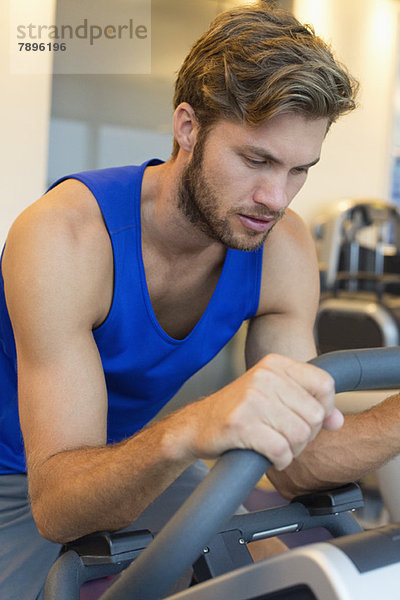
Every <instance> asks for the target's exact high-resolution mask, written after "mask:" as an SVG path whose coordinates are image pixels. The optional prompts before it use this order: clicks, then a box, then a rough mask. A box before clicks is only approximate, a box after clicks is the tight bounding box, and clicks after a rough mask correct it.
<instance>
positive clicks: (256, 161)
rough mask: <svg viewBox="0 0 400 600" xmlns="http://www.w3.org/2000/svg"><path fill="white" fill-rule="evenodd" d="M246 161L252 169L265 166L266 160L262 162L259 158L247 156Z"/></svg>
mask: <svg viewBox="0 0 400 600" xmlns="http://www.w3.org/2000/svg"><path fill="white" fill-rule="evenodd" d="M244 158H245V161H246V162H247V163H248V164H249V165H250V166H252V167H260V166H261V165H265V160H260V159H259V158H258V159H257V158H250V157H249V156H245V157H244Z"/></svg>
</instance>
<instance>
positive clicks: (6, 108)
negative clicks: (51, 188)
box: [0, 0, 55, 245]
mask: <svg viewBox="0 0 400 600" xmlns="http://www.w3.org/2000/svg"><path fill="white" fill-rule="evenodd" d="M10 2H11V0H10V1H8V0H0V14H1V19H0V89H1V96H0V110H1V145H0V172H1V177H0V245H2V244H3V241H4V239H5V237H6V234H7V231H8V229H9V227H10V225H11V223H12V221H13V220H14V219H15V217H16V216H17V215H18V214H19V213H20V212H21V210H23V209H24V208H25V207H26V206H27V205H28V204H31V203H32V202H33V201H34V200H36V199H37V197H38V196H40V195H41V194H42V193H43V191H44V188H45V183H46V170H47V144H48V124H49V115H50V87H51V76H50V75H13V74H11V73H10V67H9V43H10V26H9V6H10ZM46 2H47V6H48V12H49V15H48V21H49V22H52V20H53V13H54V7H55V0H46ZM11 38H13V35H12V34H11ZM11 42H12V43H14V40H13V39H11ZM15 43H17V40H15ZM49 60H50V56H49Z"/></svg>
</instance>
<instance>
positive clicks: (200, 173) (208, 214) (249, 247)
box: [178, 134, 285, 252]
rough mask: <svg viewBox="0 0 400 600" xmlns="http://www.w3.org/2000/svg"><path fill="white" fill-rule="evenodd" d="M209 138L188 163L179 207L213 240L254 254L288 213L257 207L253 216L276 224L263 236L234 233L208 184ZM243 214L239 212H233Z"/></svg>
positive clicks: (197, 146)
mask: <svg viewBox="0 0 400 600" xmlns="http://www.w3.org/2000/svg"><path fill="white" fill-rule="evenodd" d="M205 140H206V136H205V135H204V136H202V135H201V134H200V137H199V139H198V141H197V143H196V145H195V147H194V150H193V155H192V157H191V159H190V162H189V164H188V165H187V166H186V167H185V169H184V171H183V173H182V177H181V181H180V184H179V188H178V208H179V210H180V211H181V214H183V215H184V216H185V217H186V219H187V220H188V221H189V222H190V223H191V224H192V225H194V226H195V227H196V228H197V229H199V230H200V231H201V232H202V233H204V234H205V235H206V236H207V237H209V238H210V239H212V240H214V241H217V242H219V243H221V244H223V245H224V246H227V247H228V248H232V249H233V250H242V251H245V252H252V251H254V250H257V249H258V248H260V247H261V246H262V245H263V244H264V242H265V240H266V239H267V237H268V235H269V234H270V233H271V231H272V229H273V228H274V227H275V225H276V223H277V222H278V221H279V220H280V219H281V218H282V217H283V216H284V214H285V211H284V210H283V211H271V210H268V208H266V207H261V206H260V207H254V209H253V210H252V216H254V217H257V216H259V217H266V216H269V217H270V216H273V218H274V221H275V222H274V224H273V225H272V227H270V228H269V229H268V231H266V232H264V233H260V232H258V231H251V230H246V235H245V236H243V235H242V236H240V235H238V234H235V232H234V231H233V228H232V226H231V224H230V222H229V219H228V216H229V213H228V214H227V215H226V216H225V217H221V216H220V215H219V213H218V210H217V207H218V197H217V194H216V193H215V191H214V189H213V187H212V186H211V185H210V184H209V183H208V181H207V178H206V176H205V174H204V169H203V156H204V146H205ZM231 214H232V215H235V214H240V210H239V211H235V212H233V211H232V213H231Z"/></svg>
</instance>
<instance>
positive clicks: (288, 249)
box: [246, 214, 400, 498]
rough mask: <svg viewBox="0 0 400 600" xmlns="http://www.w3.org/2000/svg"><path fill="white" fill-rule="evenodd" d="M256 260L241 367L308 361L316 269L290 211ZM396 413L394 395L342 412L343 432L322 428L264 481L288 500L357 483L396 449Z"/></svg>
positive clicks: (399, 429) (399, 425)
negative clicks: (266, 359)
mask: <svg viewBox="0 0 400 600" xmlns="http://www.w3.org/2000/svg"><path fill="white" fill-rule="evenodd" d="M278 227H280V230H279V231H278ZM275 233H279V236H278V235H276V236H275ZM273 236H274V237H273ZM274 257H276V258H275V259H274ZM264 262H265V265H264V271H263V287H262V294H261V303H260V309H259V316H257V317H256V318H255V319H254V320H253V322H252V323H251V324H250V328H249V333H248V339H247V346H246V357H247V361H248V364H250V365H251V364H254V362H255V361H256V360H258V359H259V358H260V357H261V356H262V355H263V354H265V353H267V352H269V351H274V352H281V353H282V354H285V355H288V356H292V357H294V358H298V359H301V360H309V359H310V358H312V357H313V356H315V354H316V350H315V347H314V340H313V326H314V319H315V314H316V310H317V306H318V295H319V289H318V268H317V263H316V259H315V250H314V246H313V242H312V240H311V239H310V237H309V235H308V233H307V232H306V231H305V228H304V226H303V225H302V223H301V222H300V221H299V219H298V218H297V217H296V216H295V215H294V214H289V218H288V219H285V220H284V221H282V222H281V223H280V224H279V225H278V226H277V228H276V232H275V231H274V232H273V234H272V235H271V237H270V239H269V240H268V245H266V248H265V256H264ZM399 409H400V395H396V396H392V397H391V398H389V399H388V400H386V401H385V402H383V403H382V404H380V405H377V406H374V407H373V408H371V409H369V410H368V411H366V412H364V413H361V414H356V415H346V416H345V418H344V424H343V427H341V428H339V429H337V430H334V431H331V430H326V429H324V428H322V429H321V430H320V432H319V433H318V435H317V437H316V438H315V439H314V440H313V441H311V442H310V443H309V444H308V445H307V447H305V448H304V450H303V451H302V453H301V454H300V455H299V456H297V457H296V458H295V459H294V460H293V462H292V463H291V464H290V465H289V467H288V468H287V469H285V470H283V471H282V470H281V471H277V470H276V469H273V468H272V469H271V470H270V471H269V472H268V477H269V478H270V479H271V480H272V482H273V483H274V485H275V486H276V487H277V488H278V489H279V491H280V492H281V493H282V494H283V495H284V496H286V497H288V498H290V497H293V496H294V495H296V494H299V493H305V492H309V491H312V490H315V489H318V488H327V487H334V486H336V485H341V484H343V483H348V482H349V481H353V480H356V479H359V478H360V477H361V476H362V475H364V474H365V473H367V472H369V471H372V470H374V469H376V468H377V467H379V466H381V465H382V464H383V463H384V462H386V461H387V460H389V459H390V458H392V457H393V456H395V455H396V454H398V453H399V452H400V419H399V417H398V415H399Z"/></svg>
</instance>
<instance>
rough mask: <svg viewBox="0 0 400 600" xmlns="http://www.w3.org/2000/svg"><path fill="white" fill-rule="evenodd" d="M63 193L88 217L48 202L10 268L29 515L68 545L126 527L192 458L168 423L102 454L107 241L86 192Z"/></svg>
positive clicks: (70, 186)
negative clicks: (100, 327)
mask: <svg viewBox="0 0 400 600" xmlns="http://www.w3.org/2000/svg"><path fill="white" fill-rule="evenodd" d="M65 189H66V190H67V192H68V197H69V195H70V194H71V193H73V194H74V195H76V194H78V195H79V197H80V199H81V200H83V202H82V204H83V205H85V206H86V208H85V209H83V208H81V207H78V203H76V205H75V204H74V203H73V202H70V201H69V200H65V199H64V196H63V191H62V190H57V191H55V192H54V193H53V194H51V193H50V194H49V195H48V199H46V198H45V199H43V200H41V201H40V202H39V203H38V204H37V205H34V206H33V207H31V208H30V209H28V211H27V212H26V213H24V214H23V215H22V216H21V217H20V218H19V219H18V221H17V222H16V224H15V225H14V227H13V229H12V231H11V232H10V235H9V238H8V240H7V246H6V251H5V255H4V262H3V274H4V279H5V289H6V299H7V304H8V308H9V313H10V317H11V320H12V324H13V329H14V334H15V339H16V346H17V359H18V380H19V381H18V386H19V390H18V392H19V410H20V420H21V426H22V431H23V435H24V441H25V447H26V454H27V464H28V474H29V489H30V495H31V500H32V507H33V513H34V517H35V519H36V522H37V524H38V527H39V530H40V532H41V533H42V534H43V535H44V536H45V537H49V538H51V539H53V540H54V541H61V542H63V541H66V540H68V539H72V538H75V537H77V536H80V535H83V534H84V533H88V532H90V531H93V530H96V529H104V528H110V529H114V528H119V527H122V526H124V525H126V524H127V523H129V522H130V521H131V520H132V519H133V518H135V516H137V515H138V514H139V513H140V512H141V511H142V510H143V509H144V508H145V507H146V506H147V505H148V504H149V502H150V501H151V500H152V499H153V498H154V497H155V496H156V495H158V494H159V493H160V492H161V491H162V490H163V489H164V488H165V487H166V486H167V485H168V484H169V483H170V482H171V481H173V480H174V479H175V478H176V477H177V476H178V475H179V474H180V472H181V471H182V470H183V469H184V468H185V467H186V466H187V465H188V464H189V463H190V462H191V459H192V457H189V456H188V455H186V456H185V457H183V458H182V459H181V458H179V459H176V460H175V459H174V457H173V455H172V454H171V452H170V451H169V441H168V440H170V436H171V435H172V434H173V428H172V426H169V425H168V427H167V426H166V425H165V422H163V423H160V424H159V425H157V427H155V428H153V429H151V430H148V431H146V430H144V431H143V432H142V433H141V434H139V435H137V436H136V437H134V438H132V439H131V440H128V441H127V442H125V443H122V444H119V445H115V446H106V417H107V391H106V387H105V381H104V375H103V371H102V366H101V361H100V357H99V355H98V351H97V347H96V345H95V342H94V339H93V335H92V328H93V327H94V326H95V325H96V324H98V323H99V322H100V321H101V320H102V319H103V318H104V316H105V314H106V313H105V314H104V310H103V308H104V305H107V304H108V303H109V299H108V298H106V297H105V295H104V288H105V287H107V285H106V283H107V281H110V280H111V281H112V270H111V276H110V268H111V269H112V263H110V251H109V250H110V249H109V240H108V237H107V233H106V231H105V229H104V227H103V226H102V222H101V219H99V215H97V214H96V213H95V211H96V210H97V209H96V208H95V206H94V204H91V203H90V198H88V197H87V194H88V192H87V191H84V190H82V186H81V184H79V183H77V182H68V183H67V185H66V186H64V190H65ZM85 190H86V188H85ZM82 194H83V197H82ZM56 201H57V205H56V206H52V207H51V208H50V206H49V204H51V203H55V202H56ZM58 205H59V206H58ZM99 299H101V301H100V300H99ZM103 300H106V301H105V302H103ZM187 454H188V453H187ZM167 463H168V469H167V468H166V464H167Z"/></svg>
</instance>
